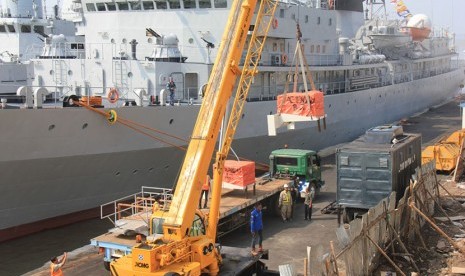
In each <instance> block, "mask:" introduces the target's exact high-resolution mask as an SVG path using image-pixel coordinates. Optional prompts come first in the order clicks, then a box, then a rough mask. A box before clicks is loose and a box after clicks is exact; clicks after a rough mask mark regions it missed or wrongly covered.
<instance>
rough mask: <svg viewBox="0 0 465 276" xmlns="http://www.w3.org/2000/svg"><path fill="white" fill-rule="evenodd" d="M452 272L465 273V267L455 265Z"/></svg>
mask: <svg viewBox="0 0 465 276" xmlns="http://www.w3.org/2000/svg"><path fill="white" fill-rule="evenodd" d="M451 272H452V273H456V274H465V267H458V266H453V267H452V270H451Z"/></svg>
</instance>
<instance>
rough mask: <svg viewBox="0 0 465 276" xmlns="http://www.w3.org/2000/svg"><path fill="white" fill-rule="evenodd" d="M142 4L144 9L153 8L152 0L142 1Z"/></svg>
mask: <svg viewBox="0 0 465 276" xmlns="http://www.w3.org/2000/svg"><path fill="white" fill-rule="evenodd" d="M142 6H144V10H153V9H154V8H155V7H154V5H153V2H152V1H144V2H142Z"/></svg>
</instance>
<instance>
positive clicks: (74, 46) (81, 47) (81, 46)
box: [71, 43, 84, 50]
mask: <svg viewBox="0 0 465 276" xmlns="http://www.w3.org/2000/svg"><path fill="white" fill-rule="evenodd" d="M71 49H72V50H84V44H82V43H71Z"/></svg>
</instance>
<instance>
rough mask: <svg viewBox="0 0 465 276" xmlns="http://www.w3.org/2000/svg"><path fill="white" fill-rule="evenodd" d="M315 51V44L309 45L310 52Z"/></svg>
mask: <svg viewBox="0 0 465 276" xmlns="http://www.w3.org/2000/svg"><path fill="white" fill-rule="evenodd" d="M314 52H315V45H312V46H310V53H314Z"/></svg>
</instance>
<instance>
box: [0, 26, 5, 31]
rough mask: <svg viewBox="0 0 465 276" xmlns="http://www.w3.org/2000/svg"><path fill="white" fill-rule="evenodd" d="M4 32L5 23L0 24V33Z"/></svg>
mask: <svg viewBox="0 0 465 276" xmlns="http://www.w3.org/2000/svg"><path fill="white" fill-rule="evenodd" d="M5 32H6V28H5V25H0V33H5Z"/></svg>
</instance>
